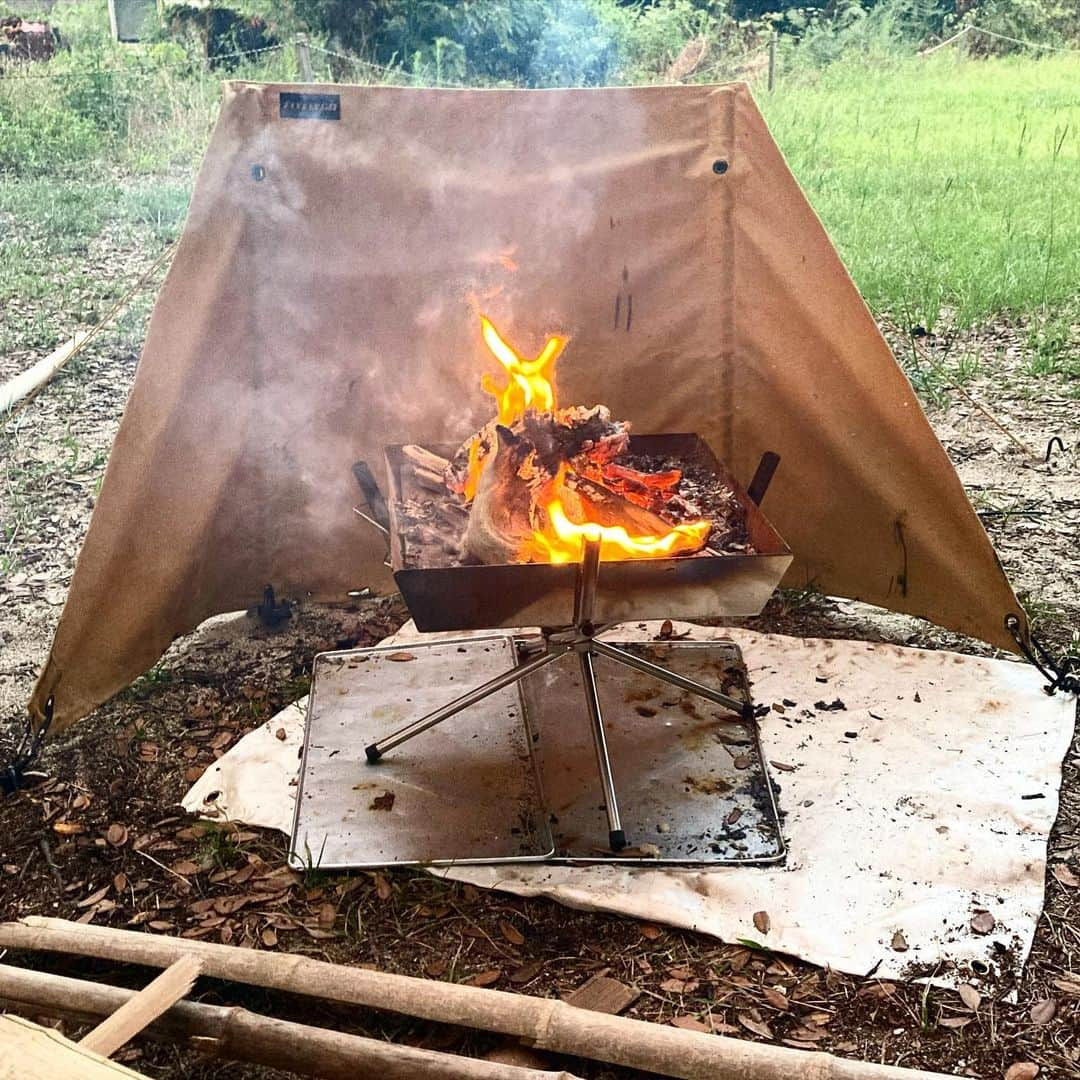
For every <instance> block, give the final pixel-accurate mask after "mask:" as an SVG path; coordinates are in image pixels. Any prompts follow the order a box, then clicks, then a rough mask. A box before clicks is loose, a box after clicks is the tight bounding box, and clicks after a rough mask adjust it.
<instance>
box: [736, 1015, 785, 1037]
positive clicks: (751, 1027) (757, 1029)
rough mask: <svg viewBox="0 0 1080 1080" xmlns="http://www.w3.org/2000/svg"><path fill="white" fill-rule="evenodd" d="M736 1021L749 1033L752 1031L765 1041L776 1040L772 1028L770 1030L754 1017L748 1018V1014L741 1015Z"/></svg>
mask: <svg viewBox="0 0 1080 1080" xmlns="http://www.w3.org/2000/svg"><path fill="white" fill-rule="evenodd" d="M735 1019H736V1020H738V1021H739V1023H740V1024H742V1026H743V1027H744V1028H746V1030H747V1031H752V1032H753V1033H754V1034H755V1035H760V1036H761V1037H762V1038H763V1039H774V1038H776V1036H775V1035H773V1033H772V1028H770V1027H769V1025H768V1024H766V1023H765V1022H764V1021H763V1020H755V1019H754V1018H753V1017H752V1016H747V1015H746V1013H739V1014H738V1015H737V1016H736V1017H735Z"/></svg>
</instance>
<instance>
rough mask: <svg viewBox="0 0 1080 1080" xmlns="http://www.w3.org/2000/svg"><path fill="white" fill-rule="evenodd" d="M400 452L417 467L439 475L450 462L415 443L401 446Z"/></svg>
mask: <svg viewBox="0 0 1080 1080" xmlns="http://www.w3.org/2000/svg"><path fill="white" fill-rule="evenodd" d="M401 453H402V454H403V455H404V456H405V457H407V458H408V459H409V460H410V461H411V462H412V463H413V464H414V465H415V466H417V468H420V469H426V470H427V471H428V472H430V473H436V474H437V475H438V476H440V477H441V476H442V474H443V471H444V470H445V469H446V467H447V466H448V465H449V464H450V462H449V461H447V460H446V458H444V457H440V456H439V455H438V454H436V453H435V452H434V451H432V450H428V449H427V448H425V447H423V446H417V445H416V444H415V443H410V444H409V445H408V446H403V447H402V448H401ZM444 486H445V485H444Z"/></svg>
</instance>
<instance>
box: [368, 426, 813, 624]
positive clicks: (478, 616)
mask: <svg viewBox="0 0 1080 1080" xmlns="http://www.w3.org/2000/svg"><path fill="white" fill-rule="evenodd" d="M429 449H431V450H433V451H435V452H436V453H438V454H440V455H441V456H443V457H451V456H452V455H453V453H454V450H455V449H456V447H449V446H432V447H429ZM630 452H631V453H638V454H653V455H657V456H662V457H671V458H677V459H678V460H679V461H681V462H684V463H685V464H687V465H691V464H693V465H699V466H704V467H705V468H707V469H708V470H709V471H710V472H711V473H712V474H713V475H715V476H716V477H718V478H719V479H721V480H722V481H723V482H724V483H725V484H726V485H727V486H728V487H730V488H731V490H732V491H734V493H735V496H736V498H737V499H738V501H739V503H740V505H741V506H742V508H743V510H744V512H745V513H746V526H747V533H748V539H749V541H750V544H751V546H752V547H753V549H754V551H755V554H752V555H720V554H715V553H712V552H710V551H709V549H708V548H706V549H705V550H704V551H703V552H701V553H699V554H697V555H687V556H679V557H675V558H664V559H630V560H627V561H625V562H609V561H607V560H605V561H604V564H603V572H602V574H601V575H600V580H599V581H598V583H597V588H596V595H595V598H594V606H593V618H594V619H595V621H596V622H597V623H616V622H630V621H632V620H635V619H694V618H701V617H704V616H713V617H718V616H750V615H756V614H758V613H759V612H760V611H761V609H762V608H763V607H764V606H765V604H766V602H767V601H768V599H769V597H770V596H771V595H772V593H773V590H774V589H775V588H776V586H777V585H778V584H779V583H780V579H781V578H782V577H783V576H784V574H785V572H786V571H787V568H788V567H789V566H790V565H791V560H792V554H791V550H790V548H788V546H787V544H785V543H784V541H783V540H782V539H781V538H780V536H779V535H778V534H777V532H776V530H775V529H774V528H773V527H772V525H770V524H769V522H768V520H767V519H766V517H765V515H764V514H763V513H762V512H761V510H760V509H759V507H758V505H757V502H755V500H754V499H753V498H751V496H750V495H749V494H747V491H746V490H744V489H743V488H742V487H741V486H740V485H739V484H738V482H737V481H736V480H735V478H734V477H732V476H731V475H730V473H728V471H727V469H725V468H724V466H723V465H721V464H720V462H719V461H718V460H717V458H716V457H715V455H714V454H713V452H712V451H711V450H710V449H709V446H708V444H707V443H706V442H705V441H704V440H703V439H701V438H700V437H699V436H697V435H632V436H631V437H630ZM386 465H387V473H388V476H389V492H388V495H389V498H388V499H387V506H388V511H389V541H390V563H391V566H392V567H393V570H394V581H395V582H396V583H397V586H398V588H399V589H400V590H401V595H402V596H403V597H404V598H405V603H406V604H407V605H408V607H409V614H410V615H412V617H413V620H414V621H415V623H416V627H417V629H418V630H421V631H423V632H425V633H427V632H431V631H436V630H490V629H496V628H500V627H518V626H546V627H565V626H570V625H571V624H572V623H573V621H574V597H575V585H576V581H577V568H576V567H575V566H574V565H573V564H563V565H557V566H553V565H551V564H548V563H508V564H503V565H495V566H491V565H484V566H443V567H416V568H409V567H406V566H405V560H404V553H403V543H402V527H401V521H400V506H401V500H402V487H403V480H402V472H403V466H404V465H405V457H404V455H403V454H402V448H401V447H400V446H391V447H389V448H388V449H387V451H386ZM753 486H754V485H753V484H751V489H753ZM763 493H764V492H763V491H762V492H759V493H758V501H760V498H761V495H762V494H763Z"/></svg>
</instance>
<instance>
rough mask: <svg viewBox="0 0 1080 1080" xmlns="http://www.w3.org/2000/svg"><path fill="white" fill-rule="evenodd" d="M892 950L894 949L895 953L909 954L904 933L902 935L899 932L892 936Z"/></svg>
mask: <svg viewBox="0 0 1080 1080" xmlns="http://www.w3.org/2000/svg"><path fill="white" fill-rule="evenodd" d="M892 949H893V952H907V951H908V943H907V938H906V937H904V935H903V934H902V933H900V931H899V930H897V931H896V933H895V934H893V936H892Z"/></svg>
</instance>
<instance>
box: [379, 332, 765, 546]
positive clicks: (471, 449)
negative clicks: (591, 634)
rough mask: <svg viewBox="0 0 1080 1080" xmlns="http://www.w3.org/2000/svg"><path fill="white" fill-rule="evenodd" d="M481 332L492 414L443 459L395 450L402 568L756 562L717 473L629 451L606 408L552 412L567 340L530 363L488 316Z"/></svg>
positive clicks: (626, 433) (552, 343) (625, 427)
mask: <svg viewBox="0 0 1080 1080" xmlns="http://www.w3.org/2000/svg"><path fill="white" fill-rule="evenodd" d="M480 330H481V335H482V337H483V340H484V343H485V344H486V346H487V347H488V349H489V350H490V351H491V353H492V355H493V356H494V357H495V358H496V359H497V360H498V361H499V363H500V364H501V365H502V367H503V369H504V371H505V374H506V379H505V384H504V385H501V386H500V385H499V384H498V383H497V382H496V380H495V379H493V378H491V377H490V376H489V375H485V376H484V377H483V378H482V379H481V386H482V388H483V389H484V391H485V392H486V393H488V394H490V395H491V397H492V398H493V399H494V404H495V415H494V416H493V417H492V419H491V420H490V421H489V422H488V423H487V424H486V425H485V426H484V427H483V428H482V429H481V430H480V431H478V432H476V433H475V434H473V435H470V436H469V438H467V439H466V440H465V441H464V442H463V443H462V444H461V446H460V447H458V448H457V450H456V451H455V452H453V453H452V454H450V455H449V456H446V457H444V456H442V455H440V454H439V453H437V452H436V451H435V450H432V449H428V448H424V447H420V446H406V447H402V448H401V450H402V454H403V456H404V458H405V459H406V461H407V462H408V465H409V469H408V470H407V471H408V472H411V479H412V481H413V482H412V483H404V484H403V485H402V486H403V489H404V490H402V492H401V500H400V505H399V506H398V507H397V511H398V514H397V516H398V520H399V523H400V526H401V534H402V540H403V552H402V555H403V558H402V562H403V564H404V566H405V567H434V566H452V565H462V564H464V565H476V564H488V565H506V564H521V563H548V564H556V565H557V564H562V563H572V562H579V561H580V559H581V557H582V550H583V546H584V544H585V542H586V541H587V540H594V541H599V544H600V558H601V559H602V560H605V561H611V562H616V561H627V560H635V559H658V558H671V557H676V556H693V555H697V554H701V553H708V554H710V555H721V554H749V553H752V552H753V551H754V548H753V546H752V545H751V542H750V540H749V537H748V534H747V524H746V513H745V510H744V507H743V505H742V503H741V502H740V500H739V498H738V497H737V495H736V492H735V490H734V488H733V486H732V485H729V484H727V483H725V482H724V479H723V478H722V477H720V476H718V475H717V474H716V472H715V471H714V470H712V469H710V468H707V467H703V466H701V465H700V464H696V463H694V462H690V461H682V460H679V459H678V458H677V457H672V456H670V455H665V454H662V453H655V452H651V453H650V452H648V451H645V452H642V451H641V450H640V449H637V448H635V446H634V445H633V444H632V440H631V435H630V424H629V423H628V422H626V421H623V420H613V419H612V418H611V414H610V412H609V410H608V409H607V407H606V406H604V405H600V404H597V405H593V406H591V407H587V406H584V405H570V406H567V407H560V405H559V402H558V395H557V392H556V387H555V365H556V363H557V361H558V360H559V358H560V356H562V354H563V353H564V351H565V350H566V348H567V346H568V339H567V338H566V337H565V336H563V335H552V336H550V337H548V338H547V340H546V341H545V343H544V346H543V348H542V349H541V350H540V351H539V352H538V353H537V354H536V356H535V357H533V358H531V359H530V358H528V357H526V356H524V355H522V354H521V353H520V352H518V351H517V349H515V348H514V347H513V346H512V345H510V344H509V343H508V342H507V340H506V339H505V338H504V337H503V335H502V334H500V333H499V331H498V330H497V329H496V327H495V326H494V324H493V323H492V322H491V320H490V319H488V318H487V317H486V316H481V318H480Z"/></svg>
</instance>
